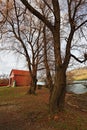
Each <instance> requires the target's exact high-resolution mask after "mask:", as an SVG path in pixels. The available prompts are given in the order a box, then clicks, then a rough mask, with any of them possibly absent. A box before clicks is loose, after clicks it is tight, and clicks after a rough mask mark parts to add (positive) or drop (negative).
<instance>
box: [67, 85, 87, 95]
mask: <svg viewBox="0 0 87 130" xmlns="http://www.w3.org/2000/svg"><path fill="white" fill-rule="evenodd" d="M66 90H67V92H73V93H75V94H83V93H86V92H87V87H86V86H84V85H82V84H73V85H69V86H67V88H66Z"/></svg>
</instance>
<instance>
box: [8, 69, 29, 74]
mask: <svg viewBox="0 0 87 130" xmlns="http://www.w3.org/2000/svg"><path fill="white" fill-rule="evenodd" d="M11 74H14V75H29V71H26V70H16V69H12V70H11V73H10V75H11Z"/></svg>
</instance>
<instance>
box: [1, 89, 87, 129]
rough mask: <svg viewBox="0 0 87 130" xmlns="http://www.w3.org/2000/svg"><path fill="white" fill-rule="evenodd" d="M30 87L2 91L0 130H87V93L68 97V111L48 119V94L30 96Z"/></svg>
mask: <svg viewBox="0 0 87 130" xmlns="http://www.w3.org/2000/svg"><path fill="white" fill-rule="evenodd" d="M27 91H28V88H27V87H16V88H10V87H9V88H7V87H2V88H0V130H87V93H86V94H83V95H75V94H66V104H65V111H64V112H63V113H58V115H56V116H55V117H54V119H52V118H50V115H49V111H48V110H49V105H48V102H49V91H48V89H46V88H42V89H38V90H37V94H36V95H34V96H32V95H28V94H27Z"/></svg>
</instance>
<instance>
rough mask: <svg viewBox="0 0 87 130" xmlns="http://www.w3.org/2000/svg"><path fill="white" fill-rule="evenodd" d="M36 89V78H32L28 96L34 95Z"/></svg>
mask: <svg viewBox="0 0 87 130" xmlns="http://www.w3.org/2000/svg"><path fill="white" fill-rule="evenodd" d="M36 87H37V78H36V76H33V78H32V81H31V85H30V89H29V91H28V93H29V94H35V93H36Z"/></svg>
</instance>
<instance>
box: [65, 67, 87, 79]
mask: <svg viewBox="0 0 87 130" xmlns="http://www.w3.org/2000/svg"><path fill="white" fill-rule="evenodd" d="M67 75H68V77H69V76H70V77H72V79H73V80H87V67H83V68H78V69H74V70H71V71H69V72H68V73H67Z"/></svg>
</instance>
